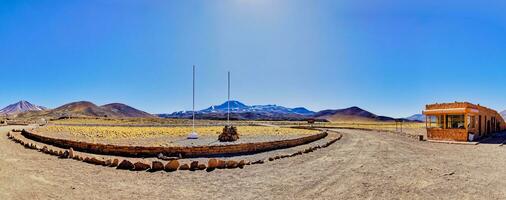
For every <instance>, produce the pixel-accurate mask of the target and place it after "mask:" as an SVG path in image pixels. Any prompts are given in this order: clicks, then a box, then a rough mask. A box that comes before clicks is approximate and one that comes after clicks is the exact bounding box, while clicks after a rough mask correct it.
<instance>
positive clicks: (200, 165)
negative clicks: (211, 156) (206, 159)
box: [197, 164, 206, 170]
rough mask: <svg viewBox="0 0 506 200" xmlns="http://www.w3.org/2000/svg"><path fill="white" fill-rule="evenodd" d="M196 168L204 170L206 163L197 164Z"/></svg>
mask: <svg viewBox="0 0 506 200" xmlns="http://www.w3.org/2000/svg"><path fill="white" fill-rule="evenodd" d="M197 169H198V170H205V169H206V164H199V166H198V167H197Z"/></svg>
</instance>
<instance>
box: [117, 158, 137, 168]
mask: <svg viewBox="0 0 506 200" xmlns="http://www.w3.org/2000/svg"><path fill="white" fill-rule="evenodd" d="M134 167H135V166H134V164H132V162H130V161H128V160H123V161H121V163H120V164H119V165H118V167H117V168H116V169H126V170H133V169H134Z"/></svg>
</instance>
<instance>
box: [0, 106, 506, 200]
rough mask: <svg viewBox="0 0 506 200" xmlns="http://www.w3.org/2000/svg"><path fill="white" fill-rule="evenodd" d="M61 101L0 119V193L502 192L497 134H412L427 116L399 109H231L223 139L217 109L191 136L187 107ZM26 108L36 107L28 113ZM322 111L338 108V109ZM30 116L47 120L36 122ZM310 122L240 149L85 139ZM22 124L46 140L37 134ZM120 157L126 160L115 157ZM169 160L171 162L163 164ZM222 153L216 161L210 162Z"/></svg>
mask: <svg viewBox="0 0 506 200" xmlns="http://www.w3.org/2000/svg"><path fill="white" fill-rule="evenodd" d="M78 104H82V103H78ZM90 106H91V107H92V108H88V107H90ZM18 107H20V108H25V107H26V105H25V106H22V105H20V106H18ZM28 107H32V106H28ZM63 107H64V108H65V109H66V113H71V114H72V115H73V116H75V117H73V116H65V117H58V116H54V115H51V114H50V113H57V112H58V110H59V108H57V109H53V110H46V111H42V112H43V113H41V111H39V110H34V111H29V110H28V111H27V110H23V111H20V112H19V113H21V114H16V116H15V117H13V118H9V119H4V122H5V123H4V125H3V126H2V127H1V128H0V129H1V132H0V133H1V135H2V139H1V140H0V143H1V145H0V148H1V149H0V151H1V152H3V153H2V157H1V158H0V177H1V178H2V179H3V180H6V181H2V183H1V184H0V196H1V197H2V199H33V198H39V199H68V198H79V199H123V198H149V199H180V198H187V199H202V198H209V195H211V196H212V197H211V198H213V199H273V198H276V199H336V198H337V199H432V198H443V199H476V198H481V197H486V198H487V199H502V198H503V197H505V196H506V193H504V192H503V191H502V190H501V185H504V184H505V182H504V180H506V179H505V177H503V176H504V175H503V174H504V173H503V170H502V167H501V166H502V165H504V164H506V159H501V157H503V156H500V155H501V154H504V153H505V152H504V151H503V149H502V148H503V147H502V144H503V143H504V142H506V135H504V134H497V135H494V137H491V138H488V139H487V140H486V141H483V142H482V143H479V144H474V145H456V144H442V143H430V142H427V141H420V138H419V137H418V136H420V135H421V136H422V137H423V138H426V137H427V135H426V131H425V123H421V122H416V121H409V120H406V122H403V128H402V130H401V129H400V125H399V122H394V121H388V120H384V121H381V120H373V119H370V118H365V117H364V114H363V112H364V111H360V112H358V113H360V114H357V112H345V114H338V115H339V118H340V119H339V120H327V121H321V122H315V123H314V124H309V123H308V122H307V121H262V120H258V121H256V120H250V121H244V120H239V121H233V122H232V123H234V124H235V125H236V127H237V131H238V132H239V133H240V139H239V140H237V141H236V142H226V143H221V142H219V141H218V135H220V134H221V133H222V129H223V126H224V125H226V124H227V123H230V122H227V121H223V120H219V119H202V120H197V122H196V124H197V127H196V132H198V133H199V136H200V138H199V139H198V140H190V139H187V138H186V136H187V134H188V133H189V132H191V130H192V127H191V124H192V122H191V120H190V119H184V118H180V119H177V118H174V119H164V118H159V117H156V116H150V117H147V118H142V117H124V116H125V115H126V114H125V113H121V112H120V111H121V110H116V112H117V113H120V115H121V116H108V117H103V116H102V113H100V112H97V111H96V110H94V109H93V108H95V106H94V105H93V104H89V103H85V104H84V105H82V106H74V107H73V108H71V109H69V108H68V106H63ZM132 109H133V108H132ZM132 109H128V110H129V111H132ZM90 110H93V112H89V111H90ZM135 110H136V109H135ZM352 110H355V108H353V109H352ZM326 112H328V111H326ZM48 113H49V114H48ZM76 113H79V114H76ZM96 113H100V114H96ZM337 113H339V112H337ZM34 115H36V116H37V117H38V118H40V117H44V118H46V119H44V120H40V119H39V120H37V119H36V117H33V116H34ZM77 115H79V116H77ZM27 116H28V117H27ZM332 116H333V117H332V118H336V117H335V116H336V114H333V115H332ZM375 116H376V115H374V116H373V118H375V119H377V117H375ZM342 118H347V119H351V120H343V119H342ZM37 121H39V122H40V121H45V122H44V123H43V124H37ZM20 123H26V124H24V125H23V124H20ZM25 130H26V131H27V134H25V133H24V131H25ZM20 131H23V132H20ZM320 133H325V134H326V135H325V136H324V137H322V138H318V139H315V140H311V141H307V142H304V143H300V144H296V145H293V146H286V147H273V148H270V149H268V150H262V151H251V152H249V150H248V151H245V152H243V153H238V154H235V153H230V154H229V153H223V154H220V155H210V156H209V155H207V156H206V155H203V156H198V155H199V154H184V153H183V154H179V155H176V156H175V155H169V154H167V153H166V155H163V153H161V154H158V153H155V154H153V155H141V154H116V153H111V152H109V153H107V152H104V151H99V152H96V151H93V148H94V147H93V145H95V144H104V145H112V146H117V148H120V147H123V148H126V147H132V148H141V147H150V148H151V147H152V148H155V147H158V148H180V147H183V148H192V147H197V148H200V147H202V146H209V147H211V148H212V147H213V146H215V147H216V146H217V147H222V146H223V145H225V147H227V146H231V145H232V146H233V145H242V144H246V145H247V144H255V145H259V144H260V143H271V142H276V141H290V140H297V139H298V138H305V137H312V136H314V135H318V134H320ZM31 134H36V135H40V136H41V137H44V138H52V139H53V140H54V141H53V140H39V139H38V138H37V137H33V135H31ZM59 140H64V141H76V142H82V143H87V144H89V145H88V146H89V148H91V149H87V148H83V149H79V147H78V145H76V146H74V149H76V150H74V149H72V150H71V152H72V153H70V154H71V155H70V156H69V148H68V147H67V146H62V144H61V143H58V141H59ZM55 141H56V142H55ZM90 145H92V146H90ZM96 148H99V149H100V148H105V147H96ZM115 148H116V147H115ZM241 148H242V147H241ZM161 152H163V151H161ZM490 154H494V155H498V156H497V157H496V158H494V159H491V158H490V157H487V155H490ZM193 155H196V156H193ZM124 160H126V161H128V163H130V164H131V167H129V166H126V167H125V168H122V167H120V166H122V164H123V161H124ZM176 161H177V166H176V167H175V168H173V169H169V168H168V167H169V165H172V164H174V163H175V162H176ZM230 161H231V162H230ZM220 162H223V166H219V163H220ZM229 162H230V163H229ZM159 165H160V166H161V167H160V166H159ZM183 165H187V166H186V167H188V168H186V169H185V167H183ZM478 166H479V167H478ZM199 167H200V168H199ZM122 169H127V170H122ZM62 183H64V184H62ZM238 188H241V189H238ZM110 191H114V192H110ZM168 191H170V192H168ZM258 194H262V196H258Z"/></svg>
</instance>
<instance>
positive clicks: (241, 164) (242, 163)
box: [237, 160, 246, 169]
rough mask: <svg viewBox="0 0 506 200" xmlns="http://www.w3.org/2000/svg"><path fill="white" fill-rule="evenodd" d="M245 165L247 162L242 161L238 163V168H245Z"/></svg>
mask: <svg viewBox="0 0 506 200" xmlns="http://www.w3.org/2000/svg"><path fill="white" fill-rule="evenodd" d="M244 165H246V162H245V161H244V160H241V161H239V163H237V167H239V168H241V169H242V168H244Z"/></svg>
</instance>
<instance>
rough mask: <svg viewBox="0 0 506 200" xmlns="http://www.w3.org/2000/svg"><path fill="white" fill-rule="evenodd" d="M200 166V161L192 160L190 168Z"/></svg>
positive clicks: (195, 168) (194, 168) (193, 168)
mask: <svg viewBox="0 0 506 200" xmlns="http://www.w3.org/2000/svg"><path fill="white" fill-rule="evenodd" d="M198 168H199V161H192V162H191V164H190V170H192V171H194V170H197V169H198Z"/></svg>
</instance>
